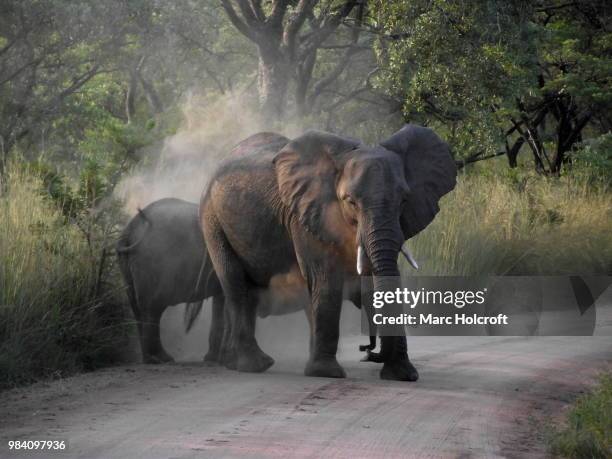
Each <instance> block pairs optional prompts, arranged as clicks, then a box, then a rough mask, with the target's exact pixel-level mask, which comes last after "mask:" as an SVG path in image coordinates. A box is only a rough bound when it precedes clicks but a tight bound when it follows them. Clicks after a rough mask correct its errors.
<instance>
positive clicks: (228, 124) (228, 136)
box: [115, 91, 360, 362]
mask: <svg viewBox="0 0 612 459" xmlns="http://www.w3.org/2000/svg"><path fill="white" fill-rule="evenodd" d="M254 102H255V101H253V100H251V99H249V97H248V96H246V95H245V94H244V93H242V94H241V93H234V94H227V95H224V96H221V97H216V98H215V99H211V98H209V97H207V96H206V95H203V94H200V93H198V92H197V91H192V92H190V93H189V94H187V95H186V96H185V98H184V102H183V104H182V117H183V121H182V123H181V125H180V128H179V129H178V130H177V132H176V133H175V134H174V135H171V136H168V137H166V138H165V139H164V140H163V141H162V142H159V143H158V144H157V145H154V146H153V147H150V148H147V149H144V150H143V151H142V152H140V154H141V156H142V159H141V161H140V164H139V166H137V167H135V168H134V170H133V171H132V173H131V174H127V175H126V177H125V178H124V179H123V180H122V181H121V182H120V183H119V184H118V186H117V188H116V192H115V197H116V198H118V199H119V200H121V201H122V202H123V203H124V211H125V214H126V215H127V216H128V217H129V218H131V217H132V216H134V215H135V214H136V212H137V209H138V208H141V209H142V208H145V207H146V206H147V205H148V204H150V203H152V202H154V201H157V200H159V199H162V198H167V197H174V198H180V199H184V200H186V201H190V202H194V203H197V202H198V201H199V199H200V196H201V193H202V191H203V190H204V189H205V187H206V184H207V182H208V180H209V178H210V176H211V175H212V174H213V173H214V171H215V169H216V167H217V166H218V165H219V164H220V163H221V162H222V161H223V160H224V159H225V158H226V155H227V153H228V152H229V151H231V149H232V147H233V146H234V145H236V144H237V143H238V142H240V141H241V140H243V139H245V138H246V137H248V136H250V135H252V134H255V133H257V132H261V131H270V130H273V131H275V132H278V133H280V134H283V135H287V136H291V137H294V136H296V135H298V134H299V133H301V132H303V131H304V129H303V128H302V127H301V126H300V123H299V122H296V121H295V120H285V122H284V124H283V127H282V128H281V129H271V127H270V126H269V125H266V124H265V123H264V122H263V121H262V119H261V117H260V116H259V113H258V111H257V110H256V109H255V108H254V107H256V104H255V103H254ZM311 127H315V126H308V128H311ZM276 293H279V292H276ZM259 294H260V297H261V302H262V307H263V308H264V310H265V311H264V310H262V311H263V312H264V313H263V315H267V314H277V313H278V312H279V310H283V311H296V309H301V308H300V307H297V306H296V305H289V306H288V304H287V303H288V302H290V301H293V300H295V301H296V302H300V304H301V302H303V301H304V300H305V299H304V298H301V299H297V298H295V299H292V298H289V297H290V296H291V295H288V292H280V296H281V297H282V298H280V300H279V297H278V295H268V294H267V292H265V291H262V292H259ZM275 297H276V299H275ZM277 300H279V301H280V303H283V304H279V305H275V303H276V301H277ZM264 303H265V304H264ZM346 305H348V307H347V306H346ZM169 306H170V305H169ZM347 308H348V309H350V310H351V312H353V310H354V311H356V309H355V308H354V307H353V306H352V305H351V304H350V303H345V308H344V309H345V311H346V310H347ZM211 309H212V307H211V300H210V299H208V300H206V301H205V303H204V307H203V309H202V312H201V314H200V317H199V318H198V320H197V321H196V323H195V324H194V326H193V328H192V330H191V331H190V332H189V333H188V334H186V333H185V331H184V322H183V314H184V305H183V304H181V305H176V306H175V307H168V308H167V309H166V311H165V313H164V315H163V317H162V323H161V328H162V332H161V333H162V342H163V344H164V348H165V349H166V351H167V352H168V353H170V354H171V355H172V356H173V357H174V358H175V359H176V360H178V361H201V360H202V358H203V356H204V354H205V353H206V352H207V350H208V334H209V326H210V319H211ZM345 315H346V314H345ZM355 315H356V317H357V319H354V320H349V323H350V325H344V327H345V328H347V329H350V330H351V331H352V334H355V333H359V330H360V328H359V325H360V321H359V314H358V313H355V312H353V314H352V315H349V317H352V316H355ZM257 338H258V341H259V342H260V345H261V347H262V348H263V349H264V350H266V352H268V353H269V354H270V355H271V356H272V357H274V358H283V357H290V358H296V359H298V360H300V361H301V360H303V361H304V362H305V361H306V359H307V358H308V347H309V326H308V321H307V319H306V316H305V314H304V312H303V311H301V310H298V311H297V312H293V313H291V314H285V315H283V316H278V315H269V316H268V317H266V318H263V319H262V318H258V321H257Z"/></svg>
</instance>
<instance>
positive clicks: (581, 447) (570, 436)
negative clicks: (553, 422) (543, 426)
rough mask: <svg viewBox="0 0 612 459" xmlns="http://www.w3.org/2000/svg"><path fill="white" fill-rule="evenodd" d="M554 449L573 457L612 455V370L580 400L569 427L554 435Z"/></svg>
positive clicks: (573, 408)
mask: <svg viewBox="0 0 612 459" xmlns="http://www.w3.org/2000/svg"><path fill="white" fill-rule="evenodd" d="M550 449H551V452H552V453H553V454H554V455H559V456H563V457H569V458H594V459H599V458H602V459H604V458H610V457H612V373H608V374H605V375H603V376H602V377H601V379H600V381H599V384H598V386H597V387H596V388H595V389H594V390H593V391H592V392H590V393H588V394H585V395H583V396H582V397H580V398H579V399H578V400H577V401H576V403H575V404H574V405H573V406H572V408H571V409H570V411H569V413H568V415H567V419H566V422H565V426H564V427H563V428H560V429H558V430H557V431H555V432H554V433H553V434H552V435H551V438H550Z"/></svg>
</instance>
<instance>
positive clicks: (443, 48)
mask: <svg viewBox="0 0 612 459" xmlns="http://www.w3.org/2000/svg"><path fill="white" fill-rule="evenodd" d="M373 11H374V13H375V14H374V18H375V22H374V24H375V25H376V26H377V27H378V28H379V29H380V30H381V31H383V32H384V33H383V34H382V35H381V38H380V39H379V40H378V44H377V46H376V54H377V57H378V61H379V66H380V70H379V72H378V73H377V77H376V79H375V84H376V85H377V87H378V88H379V89H380V90H381V91H384V92H386V93H388V94H390V95H394V97H396V98H398V99H401V100H403V103H404V105H403V112H404V117H405V118H406V119H407V120H414V121H419V122H424V123H427V124H429V125H431V126H432V127H435V128H437V129H438V130H440V131H441V132H442V133H443V135H444V137H445V138H446V139H447V140H448V141H449V143H450V144H451V146H452V147H453V149H454V152H455V154H456V155H457V157H459V158H465V157H468V158H469V157H474V156H478V155H480V156H482V155H491V154H493V153H495V152H498V151H500V150H502V149H503V148H504V147H506V148H509V147H510V145H512V143H513V142H514V141H516V139H517V136H516V133H519V134H520V136H522V137H524V139H525V143H524V144H523V146H522V149H523V150H527V149H531V150H533V154H534V157H535V156H539V157H540V158H539V159H538V160H535V162H534V164H535V166H536V168H537V169H538V170H539V171H540V172H548V173H554V174H558V173H559V171H560V169H561V166H562V164H564V163H567V162H568V161H567V156H566V155H567V154H568V153H567V152H568V151H570V150H572V149H573V148H574V147H575V146H576V145H577V144H578V143H579V142H580V140H581V138H582V133H583V130H584V128H585V126H586V125H587V124H588V125H589V126H591V128H592V132H591V135H595V136H596V135H598V134H604V133H606V132H609V131H610V128H611V125H610V107H611V106H612V104H611V102H612V84H610V83H611V78H612V77H611V75H612V46H611V45H612V37H610V33H609V32H608V31H607V29H606V27H605V24H606V23H608V22H609V21H610V17H611V10H610V9H609V8H606V7H605V5H604V2H597V1H593V2H591V1H587V2H575V3H572V2H562V1H554V0H553V1H551V2H547V5H546V6H543V5H540V4H539V3H538V4H535V3H533V2H522V1H513V2H500V1H497V0H480V1H478V2H475V3H474V2H468V1H465V0H452V1H439V0H418V1H412V2H402V1H391V2H375V5H374V6H373ZM517 125H518V126H519V128H520V129H518V130H517V129H516V126H517ZM506 141H508V142H509V144H508V145H507V146H506V143H505V142H506ZM519 151H520V150H519ZM574 156H577V155H574Z"/></svg>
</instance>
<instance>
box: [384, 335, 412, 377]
mask: <svg viewBox="0 0 612 459" xmlns="http://www.w3.org/2000/svg"><path fill="white" fill-rule="evenodd" d="M378 357H379V358H380V360H376V361H382V362H384V365H383V367H382V369H381V370H380V378H381V379H390V380H394V381H416V380H417V379H419V373H418V371H417V369H416V368H415V367H414V365H413V364H412V363H411V362H410V359H409V358H408V351H407V345H406V336H383V337H382V338H381V350H380V354H379V355H378Z"/></svg>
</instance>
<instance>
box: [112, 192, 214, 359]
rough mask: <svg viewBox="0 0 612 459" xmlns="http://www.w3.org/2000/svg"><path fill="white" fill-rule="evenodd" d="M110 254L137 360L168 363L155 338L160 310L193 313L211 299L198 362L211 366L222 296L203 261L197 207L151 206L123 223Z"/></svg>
mask: <svg viewBox="0 0 612 459" xmlns="http://www.w3.org/2000/svg"><path fill="white" fill-rule="evenodd" d="M116 249H117V256H118V259H119V267H120V269H121V274H122V275H123V278H124V280H125V283H126V285H127V293H128V297H129V300H130V304H131V306H132V310H133V312H134V318H135V319H136V322H137V325H138V331H139V334H140V344H141V349H142V356H143V361H144V362H146V363H158V362H167V361H172V357H171V356H169V355H168V354H167V353H166V352H165V351H164V349H163V347H162V344H161V340H160V335H159V322H160V319H161V316H162V313H163V312H164V310H165V309H166V307H168V306H172V305H176V304H179V303H191V308H192V309H191V310H193V308H195V310H199V308H200V307H201V304H202V301H203V300H204V299H205V298H208V297H211V296H213V297H214V298H213V314H212V323H211V328H210V335H209V350H208V354H206V356H205V357H204V360H205V361H216V360H217V355H218V352H219V346H220V343H221V338H222V335H223V324H224V320H223V295H222V291H221V288H220V285H219V283H218V281H217V278H216V276H215V274H214V271H213V269H212V264H211V263H210V259H209V258H208V256H206V247H205V245H204V239H203V238H202V231H201V229H200V226H199V222H198V206H197V205H196V204H193V203H190V202H186V201H183V200H181V199H173V198H167V199H161V200H159V201H155V202H154V203H152V204H150V205H148V206H147V207H145V208H144V209H143V210H139V212H138V214H137V215H136V216H135V217H134V218H133V219H132V220H131V221H130V222H129V223H128V225H127V227H126V228H125V229H124V231H123V232H122V234H121V236H120V238H119V241H118V242H117V248H116ZM196 302H197V306H194V305H193V303H196ZM188 309H189V307H188ZM193 318H195V316H193V317H192V318H191V320H190V321H189V322H190V323H188V324H187V328H189V326H190V324H191V323H192V322H193Z"/></svg>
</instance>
